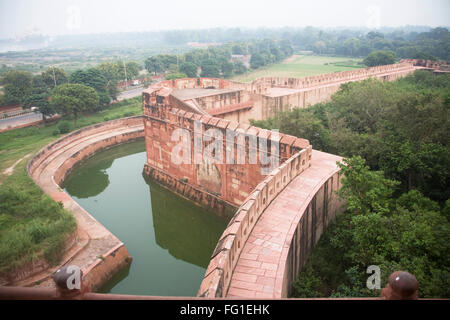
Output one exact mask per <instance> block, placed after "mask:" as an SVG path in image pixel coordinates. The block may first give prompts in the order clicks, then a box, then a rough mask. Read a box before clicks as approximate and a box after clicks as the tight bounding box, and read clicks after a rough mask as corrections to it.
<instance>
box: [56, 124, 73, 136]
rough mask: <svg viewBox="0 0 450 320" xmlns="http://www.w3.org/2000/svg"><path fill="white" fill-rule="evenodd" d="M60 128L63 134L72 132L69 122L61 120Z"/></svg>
mask: <svg viewBox="0 0 450 320" xmlns="http://www.w3.org/2000/svg"><path fill="white" fill-rule="evenodd" d="M58 129H59V132H60V133H61V134H65V133H68V132H70V124H69V123H68V122H61V123H60V124H59V125H58Z"/></svg>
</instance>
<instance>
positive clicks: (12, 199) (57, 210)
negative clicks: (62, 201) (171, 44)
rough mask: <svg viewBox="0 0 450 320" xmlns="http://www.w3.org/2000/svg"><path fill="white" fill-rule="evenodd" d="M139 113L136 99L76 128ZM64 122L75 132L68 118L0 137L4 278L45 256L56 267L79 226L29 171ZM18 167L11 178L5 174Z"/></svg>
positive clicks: (0, 246)
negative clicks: (36, 181) (36, 155)
mask: <svg viewBox="0 0 450 320" xmlns="http://www.w3.org/2000/svg"><path fill="white" fill-rule="evenodd" d="M141 113H142V106H141V97H136V98H132V99H128V100H124V101H121V102H120V103H117V104H114V105H111V106H110V107H109V108H108V109H106V110H103V111H101V112H98V113H95V114H92V115H86V116H84V117H81V118H79V120H78V125H77V127H78V128H81V127H84V126H88V125H91V124H95V123H99V122H103V121H107V120H112V119H117V118H122V117H127V116H132V115H139V114H141ZM61 121H68V122H69V123H70V124H71V129H72V130H74V129H73V124H72V121H71V120H70V119H67V120H65V119H64V120H60V121H59V122H57V123H51V124H49V125H47V126H43V127H28V128H21V129H16V130H11V131H7V132H3V133H0V274H2V273H8V272H9V271H11V270H14V269H15V268H17V267H19V266H21V265H23V264H24V263H27V262H30V261H32V260H34V259H38V258H40V257H42V256H44V257H45V258H46V259H47V261H49V262H50V263H51V264H54V263H57V262H58V261H59V260H60V258H61V257H62V253H63V250H62V248H63V246H64V241H65V239H66V237H67V236H68V235H69V234H70V233H72V232H73V231H74V229H75V227H76V224H75V219H74V218H73V216H72V215H71V214H70V213H68V212H67V211H66V210H64V209H63V208H62V207H61V206H60V205H59V204H57V203H55V202H54V201H53V200H52V199H51V198H50V197H49V196H47V195H46V194H44V193H43V191H42V190H41V189H40V188H39V187H38V186H36V184H35V183H34V181H33V180H32V179H31V178H30V177H29V176H28V174H27V172H26V165H27V163H28V161H29V160H30V158H31V157H32V156H33V155H34V154H35V153H37V152H38V151H39V150H40V149H41V148H42V147H43V146H45V145H46V144H48V143H50V142H51V141H54V140H56V139H58V138H59V137H60V136H61V135H60V134H58V133H57V131H58V130H57V128H58V125H59V123H61ZM78 128H77V129H78ZM25 156H27V157H25ZM24 157H25V158H24ZM19 159H22V160H21V161H19V162H18V163H16V162H17V161H18V160H19ZM14 163H16V165H15V166H14V170H13V172H12V174H11V175H7V174H5V173H4V171H5V169H6V168H9V167H11V166H12V165H13V164H14Z"/></svg>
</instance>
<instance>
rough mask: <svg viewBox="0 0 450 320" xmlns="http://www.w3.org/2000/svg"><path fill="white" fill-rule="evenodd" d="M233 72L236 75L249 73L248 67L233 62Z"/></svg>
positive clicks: (239, 62) (240, 62)
mask: <svg viewBox="0 0 450 320" xmlns="http://www.w3.org/2000/svg"><path fill="white" fill-rule="evenodd" d="M233 72H234V73H236V74H243V73H246V72H247V67H246V66H245V64H244V63H242V61H235V62H233Z"/></svg>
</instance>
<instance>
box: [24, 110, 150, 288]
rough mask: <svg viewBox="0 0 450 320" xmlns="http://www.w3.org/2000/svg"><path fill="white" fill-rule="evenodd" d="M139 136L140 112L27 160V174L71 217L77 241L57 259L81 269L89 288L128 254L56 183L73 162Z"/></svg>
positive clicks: (84, 131)
mask: <svg viewBox="0 0 450 320" xmlns="http://www.w3.org/2000/svg"><path fill="white" fill-rule="evenodd" d="M143 135H144V130H143V119H142V116H137V117H130V118H124V119H118V120H112V121H108V122H104V123H100V124H96V125H92V126H88V127H85V128H82V129H79V130H76V131H74V132H72V133H70V134H68V135H65V136H63V137H61V138H60V139H58V140H56V141H55V142H53V143H51V144H49V145H47V146H45V147H44V148H42V149H41V150H40V151H39V152H38V153H37V154H36V155H35V156H34V157H33V158H32V159H31V160H30V161H29V163H28V165H27V171H28V174H29V175H30V177H31V178H32V179H33V180H34V181H35V182H36V184H37V185H39V186H40V187H41V188H42V190H43V191H44V192H45V193H47V194H48V195H50V197H52V198H53V199H54V200H55V201H57V202H61V203H62V204H63V206H64V208H66V209H67V210H69V211H70V212H71V213H72V214H73V215H74V216H75V218H76V220H77V225H78V229H77V230H76V234H75V237H76V239H77V241H76V243H75V244H74V246H73V247H71V248H66V251H67V252H68V253H69V255H68V256H67V255H66V257H65V258H64V260H63V261H62V263H63V264H64V263H66V262H68V261H71V264H75V265H78V266H79V267H80V268H81V269H82V271H83V279H84V281H87V283H88V284H89V286H90V287H91V290H93V291H96V290H98V289H99V288H101V287H102V285H103V284H105V283H106V282H107V281H108V280H109V279H110V278H111V277H112V276H113V275H114V274H115V273H116V272H117V271H119V270H120V269H121V268H123V267H125V266H126V265H127V264H129V263H130V262H131V257H130V255H129V253H128V251H127V249H126V247H125V245H124V244H123V243H122V242H121V241H120V240H119V239H118V238H117V237H116V236H114V235H113V234H112V233H111V232H110V231H109V230H107V229H106V228H105V227H104V226H103V225H101V224H100V223H99V222H98V221H97V220H96V219H95V218H93V217H92V216H91V215H90V214H89V213H88V212H87V211H86V210H84V209H83V208H82V207H81V206H80V205H78V203H76V202H75V201H74V200H73V199H72V198H71V197H70V196H69V195H68V194H67V193H65V192H64V191H62V190H61V188H60V187H59V184H60V183H61V182H62V181H63V180H64V178H65V177H66V176H67V174H68V173H69V172H70V171H71V170H72V169H73V168H74V167H75V166H76V165H77V164H79V163H80V162H82V161H84V160H86V159H87V158H89V157H91V156H92V155H93V154H95V153H96V152H98V151H100V150H104V149H106V148H109V147H112V146H114V145H117V144H120V143H125V142H129V141H132V140H136V139H139V138H142V137H143ZM54 271H55V270H53V272H54ZM50 275H51V274H47V275H46V277H44V279H48V277H49V276H50Z"/></svg>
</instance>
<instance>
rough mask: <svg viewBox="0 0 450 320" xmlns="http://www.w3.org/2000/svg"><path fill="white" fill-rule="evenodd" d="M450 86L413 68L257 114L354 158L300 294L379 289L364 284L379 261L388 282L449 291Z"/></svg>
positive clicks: (431, 292)
mask: <svg viewBox="0 0 450 320" xmlns="http://www.w3.org/2000/svg"><path fill="white" fill-rule="evenodd" d="M374 36H375V35H374ZM449 92H450V75H433V74H432V73H430V72H428V71H416V72H415V73H414V74H413V75H411V76H408V77H406V78H403V79H400V80H397V81H395V82H380V81H378V80H373V79H369V80H365V81H362V82H358V83H357V82H354V83H348V84H345V85H341V88H340V90H339V91H338V92H337V93H336V94H334V95H333V97H332V99H331V101H330V102H327V103H322V104H318V105H315V106H312V107H310V108H307V109H294V110H292V111H287V112H282V113H279V114H277V115H276V117H274V118H271V119H268V120H265V121H253V124H254V125H257V126H262V127H264V128H268V129H272V128H279V129H280V131H281V132H284V133H288V134H292V135H296V136H301V137H304V138H307V139H309V140H310V142H311V144H312V145H313V147H314V148H315V149H319V150H323V151H326V152H330V153H334V154H339V155H342V156H345V157H347V158H348V159H347V160H346V161H345V163H343V164H342V165H341V168H342V170H343V173H344V176H345V178H344V179H343V188H342V189H341V191H340V196H342V197H343V198H345V199H346V201H347V205H348V209H347V211H346V212H345V213H344V214H342V215H341V216H340V217H339V218H338V219H337V221H336V223H334V224H332V225H331V226H330V227H328V229H327V231H326V232H325V234H324V235H323V236H322V239H321V240H320V242H319V244H318V245H316V247H315V248H314V250H313V253H312V254H311V256H310V257H309V258H308V262H307V264H306V266H305V268H304V270H303V271H302V272H301V273H300V275H299V278H298V281H297V282H296V283H295V284H294V295H295V296H298V297H320V296H335V297H339V296H354V297H357V296H379V295H380V292H379V291H377V290H375V291H373V290H368V289H367V288H366V286H365V283H366V282H365V281H366V279H367V277H368V275H367V274H366V268H367V267H368V266H369V265H378V266H380V268H381V272H382V285H383V286H384V285H385V284H386V282H387V277H388V276H389V274H390V273H392V272H393V271H396V270H406V271H409V272H411V273H413V274H414V275H415V276H416V277H417V279H418V281H419V284H420V287H419V294H420V296H421V297H447V298H448V297H450V291H449V288H450V283H449V279H450V264H449V261H448V252H449V251H450V238H449V237H450V222H449V221H450V199H449V198H450V192H449V190H450V167H449V166H450V146H449V134H448V133H449V132H450V127H449V126H450V125H449V121H448V119H449V118H448V117H449V106H450V103H449V102H450V99H449Z"/></svg>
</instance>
